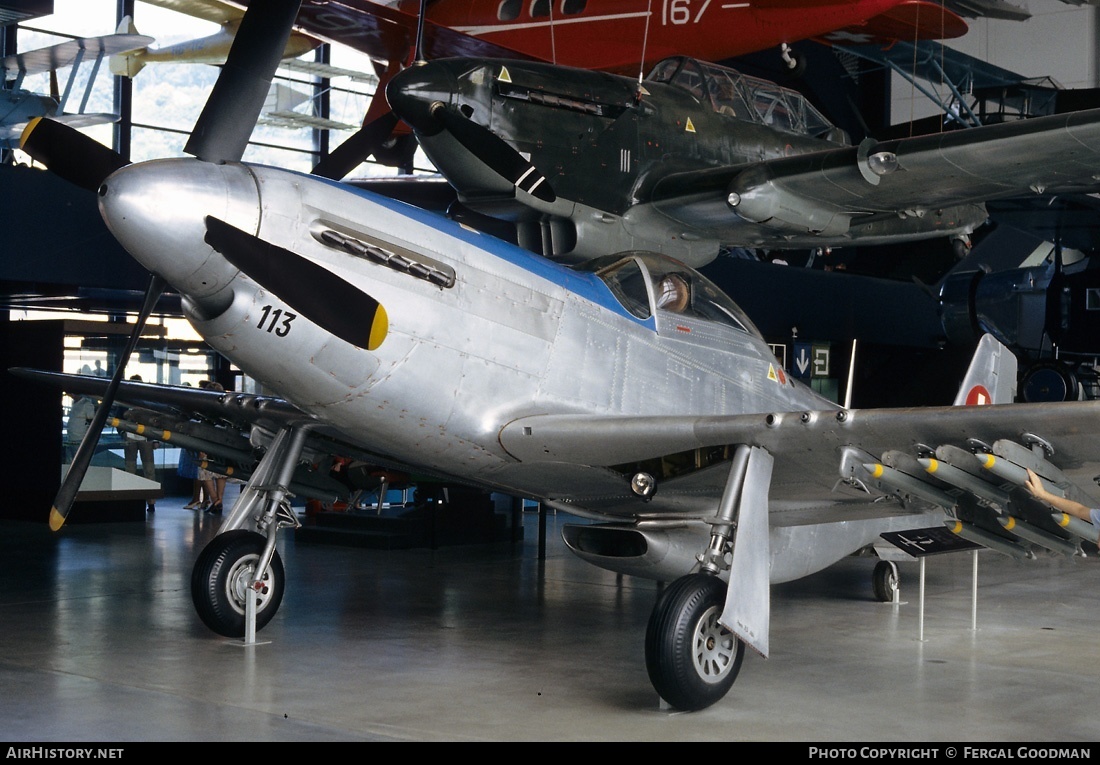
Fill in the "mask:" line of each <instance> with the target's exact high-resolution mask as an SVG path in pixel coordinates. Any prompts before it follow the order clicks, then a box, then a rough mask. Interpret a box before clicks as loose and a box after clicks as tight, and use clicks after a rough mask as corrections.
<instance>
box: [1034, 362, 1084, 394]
mask: <svg viewBox="0 0 1100 765" xmlns="http://www.w3.org/2000/svg"><path fill="white" fill-rule="evenodd" d="M1020 391H1021V394H1022V397H1023V399H1024V401H1026V402H1028V403H1029V404H1032V403H1041V402H1046V401H1075V400H1076V399H1077V397H1078V393H1079V391H1080V384H1079V383H1078V382H1077V375H1075V374H1074V373H1073V370H1072V369H1070V368H1069V367H1068V366H1066V365H1065V364H1063V363H1061V362H1060V361H1044V362H1040V363H1038V364H1035V365H1033V366H1032V367H1031V368H1030V369H1028V370H1027V371H1026V372H1024V376H1023V379H1022V380H1021V381H1020Z"/></svg>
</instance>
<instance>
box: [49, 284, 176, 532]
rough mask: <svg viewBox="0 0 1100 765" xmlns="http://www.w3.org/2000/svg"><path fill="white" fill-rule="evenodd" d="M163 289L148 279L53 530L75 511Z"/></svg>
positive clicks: (64, 487)
mask: <svg viewBox="0 0 1100 765" xmlns="http://www.w3.org/2000/svg"><path fill="white" fill-rule="evenodd" d="M164 287H165V282H164V280H163V279H161V278H160V277H159V276H156V275H154V276H153V278H152V279H150V280H149V287H148V288H147V289H146V290H145V301H144V302H143V303H142V306H141V313H140V314H139V315H138V320H137V324H136V325H134V331H133V332H131V333H130V337H129V339H128V340H127V341H126V347H125V348H124V349H123V351H122V356H121V357H119V360H118V365H117V366H116V367H115V373H114V374H113V375H111V382H110V383H108V384H107V390H106V391H105V392H104V394H103V400H102V401H101V402H100V404H99V407H98V408H97V409H96V411H95V416H94V417H92V421H91V422H90V423H89V424H88V431H87V432H86V433H85V434H84V438H82V439H81V441H80V446H79V447H77V450H76V455H75V456H74V457H73V462H72V464H71V465H70V466H69V472H68V473H66V474H65V480H64V481H62V482H61V488H59V489H58V490H57V496H56V497H54V501H53V507H52V508H50V528H51V529H53V530H54V531H57V530H59V529H60V528H61V527H62V526H64V525H65V521H66V519H67V518H68V517H69V511H70V510H72V507H73V502H74V501H75V500H76V493H77V491H79V489H80V484H81V483H82V482H83V481H84V475H85V474H86V473H87V472H88V466H89V465H90V464H91V463H92V456H93V455H94V454H95V448H96V446H97V445H98V444H99V437H100V435H101V434H102V433H103V426H104V425H105V424H106V422H107V416H108V415H109V414H110V412H111V407H112V406H113V405H114V402H115V396H116V395H117V394H118V386H119V384H120V383H121V382H122V376H123V375H124V374H125V373H126V364H127V362H129V360H130V355H131V354H133V352H134V348H135V347H137V343H138V340H139V339H140V338H141V333H142V331H143V330H144V329H145V322H147V321H148V320H149V314H151V313H152V312H153V307H154V306H155V305H156V304H157V301H158V300H159V299H160V296H161V294H162V293H163V292H164Z"/></svg>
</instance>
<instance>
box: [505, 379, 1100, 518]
mask: <svg viewBox="0 0 1100 765" xmlns="http://www.w3.org/2000/svg"><path fill="white" fill-rule="evenodd" d="M1098 421H1100V401H1091V402H1058V403H1039V404H1002V405H992V406H953V407H932V408H928V407H921V408H902V409H874V410H871V409H868V410H837V411H817V412H805V413H801V412H790V413H775V414H751V415H733V416H708V417H669V416H664V417H614V416H608V417H590V416H571V415H544V416H534V417H526V418H522V419H519V420H517V421H515V422H512V423H510V424H509V425H508V426H507V427H506V428H505V429H504V430H503V432H502V433H501V438H500V441H501V444H502V445H503V446H504V448H505V449H506V450H507V451H508V452H509V453H510V454H511V455H512V456H513V457H515V458H516V459H517V460H519V461H520V462H522V463H525V464H526V465H528V466H529V468H531V467H533V466H535V465H543V466H546V467H548V468H549V467H551V466H553V465H555V464H558V465H560V464H571V465H574V466H578V465H583V466H587V467H589V468H591V471H590V478H591V479H592V480H593V484H592V488H594V489H596V491H593V492H592V493H591V496H590V497H588V498H586V497H582V496H578V495H574V496H572V497H570V498H569V501H572V502H576V503H578V504H580V505H585V504H586V502H587V501H588V500H589V499H592V498H595V496H596V494H597V492H598V491H602V492H608V491H610V490H611V487H612V486H614V485H615V483H616V481H617V483H618V485H619V492H620V501H621V498H622V496H623V495H624V494H625V491H624V487H625V484H626V481H627V480H628V479H629V478H630V476H632V475H633V474H634V473H636V472H638V471H645V472H649V473H650V474H651V475H654V476H655V477H656V478H657V481H658V490H657V493H656V494H655V495H654V497H653V499H652V500H651V501H650V502H649V503H648V505H647V506H646V509H645V510H644V513H647V514H648V513H652V514H656V515H660V514H662V513H683V514H687V513H690V512H693V511H694V512H698V506H699V504H700V500H701V499H709V500H710V506H711V507H712V508H713V507H714V506H715V503H716V502H717V500H718V498H719V497H720V496H721V493H722V489H723V487H724V485H725V481H726V479H727V474H728V454H729V448H730V447H734V446H737V445H742V444H745V445H749V446H755V447H761V448H763V449H766V450H767V451H768V453H769V454H770V455H771V456H772V458H773V459H774V467H773V473H772V481H771V500H772V501H773V503H775V504H776V505H777V506H778V505H782V504H784V503H786V505H787V506H790V507H797V506H801V507H809V506H825V505H828V504H831V503H837V504H839V503H844V502H851V501H854V500H857V499H859V498H860V496H862V498H863V501H864V502H871V501H872V500H875V499H880V498H881V497H883V496H886V495H891V494H892V495H895V496H898V497H900V498H902V499H903V500H905V501H906V502H917V507H925V508H927V507H928V506H930V505H931V506H935V505H936V504H939V505H940V506H941V507H944V506H945V505H946V504H950V505H954V504H956V503H958V502H962V503H964V504H966V503H971V504H972V503H973V502H976V501H977V500H979V499H983V500H987V499H988V498H987V497H982V496H975V495H974V492H973V491H969V490H968V489H966V488H965V487H960V486H957V485H954V484H948V483H945V482H943V481H942V480H940V479H938V478H936V477H935V475H934V474H930V473H928V472H927V468H923V467H921V466H920V465H919V464H918V463H917V459H918V458H919V457H921V456H925V457H930V456H931V457H936V456H937V455H938V457H939V458H940V459H941V461H946V460H949V459H950V460H956V461H958V462H960V463H964V464H963V465H962V468H963V469H967V470H969V469H975V470H976V472H977V473H978V474H979V475H980V476H982V480H986V481H987V482H988V481H989V480H992V484H990V485H992V486H994V487H995V488H996V489H997V491H994V492H990V494H991V496H1000V493H1001V492H1005V493H1011V491H1012V490H1013V489H1015V487H1016V486H1017V485H1018V484H1012V483H1011V482H1008V483H1006V482H1005V481H1004V480H1001V479H999V478H997V477H996V476H995V474H992V473H990V472H989V471H987V470H986V469H984V467H982V468H981V469H978V468H975V465H974V464H971V463H970V461H969V460H967V459H963V458H962V457H960V452H966V453H967V454H968V455H969V456H970V457H973V453H972V450H974V449H979V450H981V449H988V450H990V453H991V454H993V455H998V454H999V453H1000V455H1001V457H1004V459H1009V460H1012V461H1015V464H1018V465H1021V464H1022V465H1023V466H1024V467H1032V468H1033V469H1035V470H1036V472H1039V473H1040V475H1043V476H1044V477H1046V478H1047V480H1048V481H1050V482H1053V483H1055V484H1056V485H1058V486H1059V487H1060V488H1061V489H1062V490H1063V491H1064V492H1065V493H1066V494H1067V496H1072V497H1074V498H1076V499H1077V500H1078V501H1080V502H1082V503H1084V504H1087V505H1089V506H1095V505H1097V504H1100V503H1097V502H1096V501H1095V500H1092V499H1091V498H1090V495H1089V493H1088V492H1087V491H1086V490H1085V488H1083V487H1087V486H1089V485H1091V484H1092V482H1093V481H1092V479H1093V476H1096V475H1097V473H1098V472H1100V428H1098V427H1097V426H1096V424H1097V422H1098ZM981 445H984V446H981ZM1033 445H1043V449H1045V448H1046V447H1049V449H1050V451H1049V453H1047V452H1046V451H1044V450H1043V449H1040V448H1039V447H1038V446H1035V447H1034V448H1033ZM1025 452H1026V454H1024V453H1025ZM1005 455H1007V456H1005ZM999 458H1000V457H999ZM975 461H976V458H975ZM876 464H879V465H885V466H886V467H891V468H894V469H897V470H900V471H902V472H905V473H906V474H907V475H909V476H910V477H911V478H912V479H913V480H912V481H910V480H908V479H904V478H902V479H898V481H900V482H901V483H902V484H904V485H905V486H907V487H908V489H907V490H899V489H898V484H897V483H896V482H895V483H894V484H887V483H884V482H883V481H882V480H879V477H876V476H875V475H874V474H873V473H874V471H873V470H868V469H867V468H866V467H865V466H866V465H876ZM601 472H602V473H603V474H604V476H605V481H604V482H603V483H602V484H600V483H599V482H598V480H597V478H598V475H599V474H600V473H601ZM944 472H945V471H940V475H943V473H944ZM889 478H890V475H887V476H886V479H889ZM985 487H986V484H974V485H973V487H972V488H977V489H979V490H984V489H985ZM868 492H870V493H868ZM967 496H969V497H970V499H966V498H965V497H967ZM960 498H962V499H960ZM939 500H942V501H939ZM641 507H642V506H641V505H639V504H635V505H634V510H633V512H635V513H639V514H642V512H643V511H642V510H641V509H640V508H641ZM609 512H610V511H609Z"/></svg>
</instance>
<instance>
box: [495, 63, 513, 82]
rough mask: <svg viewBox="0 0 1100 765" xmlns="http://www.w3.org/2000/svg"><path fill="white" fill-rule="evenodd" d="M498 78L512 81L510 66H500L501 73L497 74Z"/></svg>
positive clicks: (503, 80) (502, 80)
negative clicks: (509, 72)
mask: <svg viewBox="0 0 1100 765" xmlns="http://www.w3.org/2000/svg"><path fill="white" fill-rule="evenodd" d="M497 79H498V80H500V81H501V82H511V81H512V75H510V74H508V67H506V66H502V67H501V68H500V74H498V75H497Z"/></svg>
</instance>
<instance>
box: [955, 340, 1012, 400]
mask: <svg viewBox="0 0 1100 765" xmlns="http://www.w3.org/2000/svg"><path fill="white" fill-rule="evenodd" d="M1015 398H1016V357H1015V356H1014V355H1013V354H1012V351H1010V350H1009V349H1008V348H1006V347H1005V346H1004V345H1002V344H1001V343H1000V342H999V341H998V340H997V339H996V338H995V337H993V335H988V334H987V335H983V336H982V339H981V340H980V341H979V342H978V349H977V350H976V351H975V352H974V358H973V359H971V361H970V367H969V368H968V369H967V370H966V377H964V378H963V381H962V385H961V386H960V387H959V392H958V394H957V395H956V396H955V401H954V404H955V406H974V405H981V404H1011V403H1012V402H1013V401H1014V400H1015Z"/></svg>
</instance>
